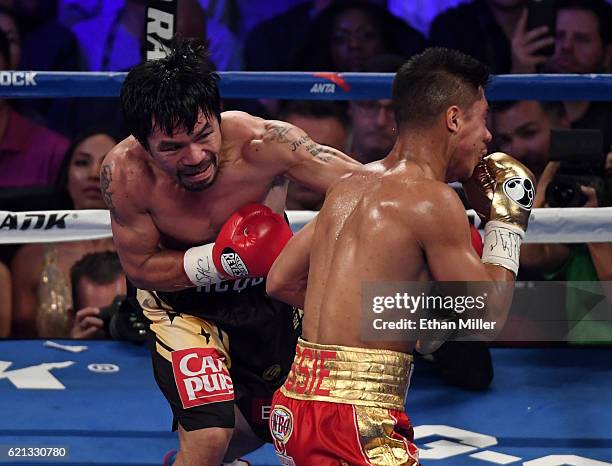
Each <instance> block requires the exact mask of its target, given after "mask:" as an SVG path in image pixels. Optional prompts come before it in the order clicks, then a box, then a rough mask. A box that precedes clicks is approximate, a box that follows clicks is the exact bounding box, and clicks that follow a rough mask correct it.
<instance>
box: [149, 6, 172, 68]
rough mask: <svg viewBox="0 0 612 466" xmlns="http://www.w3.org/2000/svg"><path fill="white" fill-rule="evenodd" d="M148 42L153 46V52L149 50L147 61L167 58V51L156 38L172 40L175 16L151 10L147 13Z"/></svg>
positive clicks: (154, 9) (155, 9)
mask: <svg viewBox="0 0 612 466" xmlns="http://www.w3.org/2000/svg"><path fill="white" fill-rule="evenodd" d="M147 21H148V22H147V41H148V42H149V43H150V44H152V45H153V50H147V60H157V59H158V58H163V57H165V56H166V50H165V49H164V48H163V46H162V44H160V43H159V41H158V40H157V39H156V38H155V36H154V35H157V37H159V38H161V39H165V40H170V39H172V36H173V35H174V15H172V14H171V13H168V12H165V11H162V10H158V9H157V8H149V9H148V11H147Z"/></svg>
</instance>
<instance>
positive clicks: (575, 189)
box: [546, 182, 587, 207]
mask: <svg viewBox="0 0 612 466" xmlns="http://www.w3.org/2000/svg"><path fill="white" fill-rule="evenodd" d="M586 200H587V199H586V196H585V195H584V194H583V193H582V191H581V189H580V186H579V185H578V184H577V183H564V182H552V183H550V184H549V185H548V187H547V188H546V202H548V205H549V206H551V207H581V206H583V205H584V204H585V202H586Z"/></svg>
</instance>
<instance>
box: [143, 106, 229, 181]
mask: <svg viewBox="0 0 612 466" xmlns="http://www.w3.org/2000/svg"><path fill="white" fill-rule="evenodd" d="M148 142H149V152H150V153H151V156H152V157H153V159H154V160H155V162H156V163H157V165H158V166H159V167H160V168H161V169H162V170H163V171H164V172H165V173H166V174H167V175H168V176H170V177H171V178H172V179H173V180H174V181H175V182H176V183H177V184H178V185H179V186H181V187H182V188H184V189H186V190H187V191H202V190H204V189H206V188H208V187H209V186H211V185H212V183H213V182H214V180H215V177H216V175H217V170H218V168H219V152H220V150H221V130H220V127H219V121H217V118H216V117H214V116H211V117H206V116H205V115H204V114H203V113H202V112H200V114H199V115H198V120H197V122H196V124H195V126H194V127H193V130H192V131H188V130H186V129H184V128H182V129H177V130H176V131H175V132H174V133H173V134H166V133H164V132H163V131H162V130H161V129H159V128H157V127H156V126H154V129H153V131H152V132H151V135H150V136H149V141H148Z"/></svg>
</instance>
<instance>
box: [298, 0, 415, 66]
mask: <svg viewBox="0 0 612 466" xmlns="http://www.w3.org/2000/svg"><path fill="white" fill-rule="evenodd" d="M425 45H426V42H425V38H424V37H423V36H422V35H421V34H420V33H419V32H417V31H416V30H414V29H413V28H411V27H410V26H408V25H407V24H406V23H404V22H403V21H401V20H400V19H398V18H396V17H394V16H393V15H391V14H390V13H388V12H387V11H386V10H385V9H383V8H381V7H379V6H377V5H373V4H371V3H369V2H367V1H363V0H338V1H336V2H334V3H332V4H331V6H330V7H328V8H326V9H325V10H324V11H322V12H321V14H320V15H319V16H318V17H317V18H316V19H315V20H314V22H313V23H312V26H311V28H310V30H309V32H308V36H307V38H306V39H305V45H304V47H303V48H302V50H301V52H300V53H299V54H298V56H297V58H298V62H297V64H296V67H297V68H298V69H305V70H309V71H363V70H364V65H365V63H366V62H367V61H368V60H369V59H371V58H372V57H374V56H376V55H381V54H397V55H401V56H404V57H409V56H412V55H414V54H415V53H418V52H420V51H421V50H423V49H424V48H425Z"/></svg>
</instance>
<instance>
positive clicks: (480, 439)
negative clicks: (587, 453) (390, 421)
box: [414, 425, 612, 466]
mask: <svg viewBox="0 0 612 466" xmlns="http://www.w3.org/2000/svg"><path fill="white" fill-rule="evenodd" d="M434 436H437V437H447V438H450V439H453V440H458V441H459V443H457V442H453V441H450V440H436V441H432V442H429V443H426V444H422V445H418V448H419V458H420V459H429V460H434V459H435V460H441V459H446V458H452V457H454V456H458V455H462V454H465V453H470V452H472V451H474V450H479V449H481V448H488V447H491V446H494V445H497V439H496V438H495V437H493V436H491V435H485V434H479V433H476V432H472V431H469V430H464V429H459V428H457V427H451V426H445V425H423V426H416V427H414V439H415V442H416V440H418V439H424V438H427V437H434ZM424 447H426V448H424ZM469 456H470V457H473V458H475V459H477V460H478V464H482V463H483V462H487V463H495V464H508V463H510V462H515V461H519V460H521V459H522V458H519V457H517V456H511V455H506V454H503V453H498V452H494V451H491V450H484V451H481V452H478V453H474V454H471V455H469ZM523 466H612V463H606V462H605V461H599V460H594V459H590V458H585V457H583V456H576V455H548V456H544V457H542V458H536V459H533V460H529V461H525V462H524V463H523Z"/></svg>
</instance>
